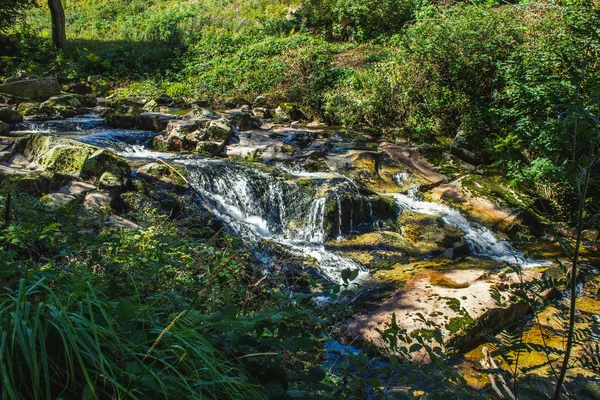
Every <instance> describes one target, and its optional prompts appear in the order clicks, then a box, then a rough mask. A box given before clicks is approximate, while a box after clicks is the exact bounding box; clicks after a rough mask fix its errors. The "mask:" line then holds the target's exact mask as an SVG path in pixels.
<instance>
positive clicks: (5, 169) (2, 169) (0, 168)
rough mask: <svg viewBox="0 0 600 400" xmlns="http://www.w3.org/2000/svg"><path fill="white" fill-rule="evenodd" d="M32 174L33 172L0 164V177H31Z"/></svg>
mask: <svg viewBox="0 0 600 400" xmlns="http://www.w3.org/2000/svg"><path fill="white" fill-rule="evenodd" d="M30 173H31V171H25V170H22V169H17V168H11V167H9V166H6V165H2V164H0V175H29V174H30Z"/></svg>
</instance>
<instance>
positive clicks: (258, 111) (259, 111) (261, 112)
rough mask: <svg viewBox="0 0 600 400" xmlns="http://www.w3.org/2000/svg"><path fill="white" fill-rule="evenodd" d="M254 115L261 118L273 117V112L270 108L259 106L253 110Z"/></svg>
mask: <svg viewBox="0 0 600 400" xmlns="http://www.w3.org/2000/svg"><path fill="white" fill-rule="evenodd" d="M252 112H253V113H254V115H255V116H256V117H258V118H260V119H271V118H273V113H272V112H271V110H269V109H268V108H262V107H258V108H255V109H253V110H252Z"/></svg>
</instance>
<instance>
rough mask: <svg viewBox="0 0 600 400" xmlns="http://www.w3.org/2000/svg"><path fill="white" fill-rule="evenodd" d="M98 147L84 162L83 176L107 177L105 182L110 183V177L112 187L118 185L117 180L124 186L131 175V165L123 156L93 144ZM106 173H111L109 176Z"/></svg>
mask: <svg viewBox="0 0 600 400" xmlns="http://www.w3.org/2000/svg"><path fill="white" fill-rule="evenodd" d="M91 147H94V148H95V149H96V151H95V152H94V153H92V154H91V155H90V156H89V157H88V158H87V159H86V160H85V163H84V164H83V166H82V168H81V178H82V179H88V180H94V179H95V178H98V177H100V180H102V177H104V178H105V183H108V179H110V180H111V183H112V187H114V186H115V185H116V182H118V184H119V185H120V186H124V185H125V184H126V183H127V180H128V179H129V178H130V176H131V167H130V166H129V164H128V163H127V161H125V160H124V159H123V158H121V157H119V156H117V155H116V154H115V153H113V152H111V151H108V150H106V149H99V148H97V147H95V146H91ZM106 173H110V174H111V175H110V178H109V176H108V175H107V176H105V175H106Z"/></svg>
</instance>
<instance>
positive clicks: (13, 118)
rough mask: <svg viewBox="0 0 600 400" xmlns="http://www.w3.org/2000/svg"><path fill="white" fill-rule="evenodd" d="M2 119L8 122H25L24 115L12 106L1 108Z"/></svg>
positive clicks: (0, 118) (0, 117) (0, 119)
mask: <svg viewBox="0 0 600 400" xmlns="http://www.w3.org/2000/svg"><path fill="white" fill-rule="evenodd" d="M0 121H2V122H6V123H7V124H17V123H19V122H23V116H22V115H21V114H19V113H18V112H17V111H15V110H13V109H12V108H0Z"/></svg>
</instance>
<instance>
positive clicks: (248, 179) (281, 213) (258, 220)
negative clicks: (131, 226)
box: [182, 160, 367, 282]
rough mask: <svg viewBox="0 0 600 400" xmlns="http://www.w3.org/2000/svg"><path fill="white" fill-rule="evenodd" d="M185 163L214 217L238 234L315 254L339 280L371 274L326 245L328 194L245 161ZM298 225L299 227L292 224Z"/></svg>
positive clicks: (322, 268) (329, 275)
mask: <svg viewBox="0 0 600 400" xmlns="http://www.w3.org/2000/svg"><path fill="white" fill-rule="evenodd" d="M182 164H183V165H184V167H185V169H186V172H187V175H188V180H189V182H190V184H191V185H192V186H193V187H194V188H195V189H196V190H198V191H200V192H201V193H202V195H203V196H205V197H206V198H207V199H208V201H209V202H210V205H211V207H212V211H213V213H214V214H215V216H217V217H218V218H219V219H221V220H223V221H224V222H225V223H226V224H227V225H228V226H230V227H231V228H232V229H233V230H234V231H235V232H236V233H238V234H240V235H241V236H245V237H248V238H250V239H252V240H254V241H259V240H261V239H269V240H273V241H274V242H277V243H280V244H282V245H284V246H286V247H288V248H289V249H290V250H291V251H292V252H293V253H295V254H300V255H303V256H310V257H312V258H314V259H315V260H316V261H317V264H318V266H319V270H320V271H321V273H322V274H323V275H324V276H325V277H326V278H328V279H329V280H331V281H334V282H341V271H342V270H344V269H347V268H350V269H359V270H361V272H360V273H359V278H358V280H361V279H364V278H365V277H366V276H367V273H366V272H365V271H363V270H362V268H361V267H360V266H359V265H358V264H357V263H355V262H353V261H352V260H349V259H346V258H344V257H341V256H338V255H337V254H334V253H332V252H330V251H328V250H326V249H325V246H324V244H323V242H324V240H325V236H326V235H325V228H324V224H325V205H326V200H327V199H326V197H317V198H313V196H312V194H306V193H303V192H302V190H301V189H300V187H299V185H297V184H292V183H287V182H285V181H283V180H280V179H277V178H276V177H274V176H273V175H272V174H270V173H266V172H262V171H259V170H258V169H256V168H251V167H247V166H244V165H241V164H235V163H227V162H220V161H211V160H186V161H183V162H182ZM338 201H339V197H338ZM340 218H341V217H340ZM340 222H341V221H340ZM294 224H296V225H300V227H299V228H293V227H291V226H292V225H294Z"/></svg>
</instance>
